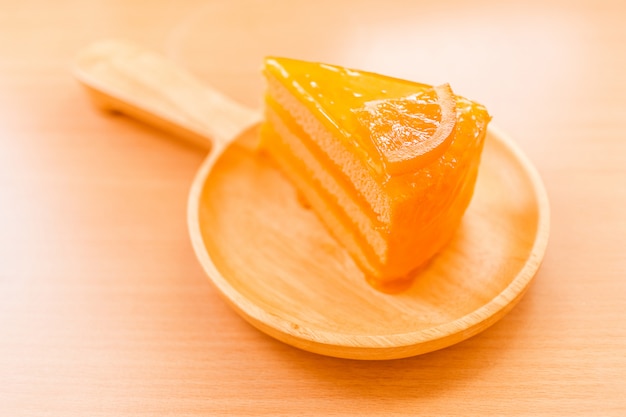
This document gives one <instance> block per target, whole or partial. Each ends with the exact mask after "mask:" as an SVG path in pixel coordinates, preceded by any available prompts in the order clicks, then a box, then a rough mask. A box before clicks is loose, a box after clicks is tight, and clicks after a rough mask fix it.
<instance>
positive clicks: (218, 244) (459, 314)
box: [76, 40, 550, 360]
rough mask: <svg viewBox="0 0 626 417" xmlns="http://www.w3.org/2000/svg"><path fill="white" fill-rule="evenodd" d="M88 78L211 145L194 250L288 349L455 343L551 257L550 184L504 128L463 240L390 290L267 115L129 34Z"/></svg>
mask: <svg viewBox="0 0 626 417" xmlns="http://www.w3.org/2000/svg"><path fill="white" fill-rule="evenodd" d="M146 74H147V75H146ZM76 75H77V77H78V79H79V80H80V81H81V83H83V84H84V85H85V87H86V88H87V90H88V92H89V94H90V96H91V97H92V99H94V103H95V104H96V106H97V107H98V108H101V109H104V110H107V111H115V112H121V113H122V114H124V115H127V116H131V117H136V118H139V119H140V120H142V121H144V122H147V123H148V124H151V125H156V126H158V127H162V128H166V129H167V130H168V131H169V132H170V133H172V134H174V135H176V136H184V137H191V138H192V139H194V140H195V141H198V142H206V143H212V144H213V146H211V150H210V152H209V155H208V156H207V158H206V160H205V162H204V163H203V164H202V166H201V167H200V169H199V171H198V173H197V174H196V177H195V179H194V183H193V186H192V187H191V191H190V196H189V202H188V211H187V212H188V224H189V234H190V238H191V241H192V244H193V247H194V250H195V252H196V255H197V257H198V260H199V261H200V263H201V264H202V266H203V267H204V270H205V272H206V273H207V277H208V278H209V280H210V281H211V282H212V283H213V284H214V285H215V286H216V287H217V289H218V290H219V291H220V293H221V295H222V296H223V297H224V299H225V300H226V301H227V302H228V303H230V304H231V305H232V306H233V308H234V309H235V311H237V312H238V313H239V314H240V315H241V316H242V317H243V318H245V319H246V320H248V321H249V322H250V323H251V324H253V325H254V326H255V327H257V328H258V329H260V330H261V331H263V332H265V333H267V334H269V335H271V336H273V337H275V338H277V339H278V340H281V341H284V342H286V343H288V344H290V345H293V346H296V347H299V348H302V349H304V350H307V351H310V352H315V353H320V354H324V355H329V356H333V357H339V358H346V359H368V360H380V359H398V358H404V357H409V356H415V355H417V354H423V353H427V352H431V351H434V350H437V349H442V348H444V347H448V346H450V345H452V344H455V343H458V342H460V341H462V340H465V339H467V338H468V337H471V336H473V335H475V334H477V333H479V332H481V331H483V330H485V329H486V328H487V327H488V326H490V325H492V324H493V323H495V322H496V321H497V320H499V319H501V318H502V317H503V316H504V314H506V313H507V312H508V311H510V309H511V308H512V307H513V306H514V305H515V304H516V303H517V302H519V300H520V299H521V297H522V295H523V294H524V293H525V292H526V290H527V289H528V286H529V284H530V282H531V281H532V278H533V277H534V276H535V274H536V272H537V269H538V268H539V265H540V263H541V261H542V259H543V256H544V254H545V249H546V245H547V241H548V235H549V217H550V216H549V211H550V208H549V203H548V199H547V196H546V192H545V188H544V185H543V183H542V181H541V179H540V177H539V175H538V174H537V172H536V170H535V168H534V167H533V166H532V164H531V163H530V162H529V161H528V160H527V158H526V157H524V155H523V154H522V153H521V152H520V151H519V149H517V148H516V147H515V146H514V144H513V141H512V140H511V139H507V138H506V136H505V135H504V134H503V133H500V132H498V130H497V129H496V128H491V129H490V132H489V134H488V138H487V139H486V144H485V150H484V152H483V158H482V163H481V173H480V175H479V178H478V181H477V185H476V192H475V195H474V198H473V200H472V205H471V206H470V208H469V210H468V211H467V213H466V215H465V216H464V221H463V224H462V226H461V227H460V230H459V232H458V233H457V236H456V238H455V239H454V240H453V241H452V242H451V243H450V244H449V245H448V246H447V247H446V248H445V249H444V250H442V251H441V252H440V253H439V254H438V256H437V257H436V259H434V260H433V261H431V262H429V265H428V266H427V267H426V268H425V269H424V270H423V271H421V272H420V275H419V278H418V283H416V284H415V285H412V286H411V288H410V289H409V290H405V291H403V292H402V294H395V295H393V296H391V295H388V294H383V293H380V292H379V291H376V290H375V289H373V288H371V287H370V286H369V285H368V284H367V283H366V279H365V277H364V276H363V273H362V272H361V271H359V270H358V269H357V268H356V267H355V264H354V263H353V262H352V261H351V259H350V256H348V253H347V251H346V250H344V248H342V247H341V245H338V244H337V243H336V242H335V240H334V239H333V238H332V237H331V234H330V233H328V230H327V229H326V228H325V227H324V226H323V225H322V223H321V222H319V221H318V218H317V216H315V215H314V213H312V211H311V210H310V209H309V208H308V207H303V206H302V204H301V203H300V199H299V198H298V196H297V191H296V189H294V187H293V186H291V185H290V184H289V183H288V182H286V181H284V178H283V176H282V175H281V174H280V173H279V172H278V170H277V169H276V168H275V166H274V165H273V164H272V163H271V162H270V161H269V160H268V159H267V158H265V157H264V155H263V154H261V153H259V152H257V151H256V149H255V145H256V144H258V142H259V140H260V139H259V132H258V128H257V127H256V126H255V127H253V126H251V123H253V122H254V121H255V120H256V119H258V118H259V116H257V115H256V114H255V112H253V111H252V110H248V109H247V108H244V107H243V106H241V105H237V104H236V103H233V102H232V101H230V100H229V99H228V98H226V97H224V96H222V95H220V94H219V92H217V91H215V90H213V89H211V88H210V87H207V86H204V85H202V83H201V82H200V81H199V80H197V79H196V78H195V77H193V76H192V75H191V74H189V73H187V72H186V71H185V70H184V69H183V68H177V67H176V66H175V65H173V64H172V63H171V61H169V60H167V59H166V58H164V57H162V56H160V55H159V54H157V53H155V52H152V51H149V50H146V49H144V48H142V47H141V46H138V45H135V44H132V43H128V42H126V41H119V40H116V41H110V40H105V41H100V42H97V43H96V44H94V45H91V46H89V47H88V48H86V49H85V50H84V51H81V52H80V53H79V55H78V58H77V62H76ZM195 141H194V142H195ZM233 142H234V143H233ZM296 186H297V184H296ZM511 189H514V190H516V192H515V193H514V194H512V193H510V190H511ZM356 311H358V312H359V314H354V312H356Z"/></svg>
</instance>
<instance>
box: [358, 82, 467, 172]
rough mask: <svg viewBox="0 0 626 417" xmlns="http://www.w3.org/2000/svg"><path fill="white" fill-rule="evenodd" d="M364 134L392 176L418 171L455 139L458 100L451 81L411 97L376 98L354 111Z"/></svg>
mask: <svg viewBox="0 0 626 417" xmlns="http://www.w3.org/2000/svg"><path fill="white" fill-rule="evenodd" d="M354 113H355V116H356V118H357V120H358V121H359V123H360V124H361V126H362V127H363V128H364V129H363V130H362V131H361V134H362V135H369V139H370V141H371V142H372V144H373V145H374V147H375V148H376V150H377V151H378V153H379V154H380V156H381V158H382V161H383V164H384V165H385V167H386V170H387V172H388V173H389V174H390V175H400V174H404V173H410V172H415V171H416V170H418V169H420V168H421V167H423V166H425V165H427V164H429V163H431V162H433V161H435V160H436V159H438V158H439V157H441V156H442V155H443V154H444V152H445V151H446V149H447V147H448V145H449V144H450V143H451V142H452V140H453V139H454V132H455V127H456V99H455V96H454V93H453V92H452V89H451V88H450V86H449V85H448V84H443V85H440V86H437V87H430V88H427V89H424V90H422V91H420V92H419V93H416V94H412V95H410V96H407V97H401V98H393V99H382V100H373V101H368V102H366V103H365V104H364V105H363V106H362V107H361V108H359V109H357V110H354Z"/></svg>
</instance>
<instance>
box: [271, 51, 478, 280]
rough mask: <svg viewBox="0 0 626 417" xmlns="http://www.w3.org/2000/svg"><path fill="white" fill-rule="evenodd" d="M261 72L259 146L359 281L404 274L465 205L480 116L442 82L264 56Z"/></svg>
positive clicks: (439, 240) (440, 240) (433, 249)
mask: <svg viewBox="0 0 626 417" xmlns="http://www.w3.org/2000/svg"><path fill="white" fill-rule="evenodd" d="M265 74H266V77H267V79H268V85H269V86H268V93H267V96H266V109H267V110H266V114H267V121H266V123H265V126H264V128H263V134H262V142H263V147H264V148H265V149H267V151H268V152H269V153H270V154H271V155H273V156H274V157H275V159H276V160H277V162H278V163H279V165H280V166H281V167H282V168H283V170H284V171H285V172H286V173H287V175H288V176H290V177H291V178H292V179H293V180H294V183H295V184H297V186H298V187H299V188H300V189H301V191H302V193H303V195H304V196H305V197H306V198H307V199H308V200H309V201H311V203H312V206H313V208H314V209H315V210H316V211H317V212H318V214H319V215H320V217H321V218H322V220H324V222H325V223H326V224H327V225H328V226H329V229H330V230H331V232H332V233H333V234H334V235H335V236H336V237H337V239H338V240H339V241H340V242H342V243H344V245H345V246H346V248H347V249H348V250H349V251H350V253H351V254H352V255H353V257H354V259H355V260H356V261H357V263H358V264H359V265H361V267H362V269H363V270H364V271H365V272H366V274H367V276H368V278H369V279H370V281H371V282H373V283H375V284H376V285H377V286H378V287H381V286H383V287H388V285H389V284H390V283H393V282H398V281H407V280H409V279H410V278H412V277H413V276H414V271H416V270H417V269H418V268H420V267H422V266H423V265H424V264H425V263H426V262H427V261H428V260H429V259H430V258H432V256H434V255H435V254H436V253H437V252H438V251H440V250H441V249H442V248H443V247H444V245H445V244H446V243H447V242H448V241H449V240H450V238H451V237H452V235H453V234H454V232H455V230H456V229H457V227H458V225H459V223H460V221H461V218H462V216H463V213H464V212H465V209H466V208H467V206H468V204H469V201H470V199H471V196H472V193H473V187H474V183H475V180H476V175H477V170H478V164H479V161H480V153H481V150H482V144H483V140H484V137H485V134H486V128H487V124H488V122H489V120H490V117H489V115H488V113H487V111H486V110H485V108H484V107H483V106H481V105H479V104H476V103H474V102H471V101H469V100H467V99H464V98H462V97H459V96H456V95H454V94H453V93H452V90H451V89H450V87H449V86H448V85H443V86H439V87H432V86H429V85H426V84H420V83H413V82H409V81H405V80H400V79H396V78H391V77H386V76H383V75H379V74H374V73H370V72H364V71H355V70H352V69H347V68H342V67H338V66H332V65H327V64H319V63H310V62H305V61H298V60H293V59H286V58H268V59H267V60H266V66H265ZM313 201H315V202H316V203H313Z"/></svg>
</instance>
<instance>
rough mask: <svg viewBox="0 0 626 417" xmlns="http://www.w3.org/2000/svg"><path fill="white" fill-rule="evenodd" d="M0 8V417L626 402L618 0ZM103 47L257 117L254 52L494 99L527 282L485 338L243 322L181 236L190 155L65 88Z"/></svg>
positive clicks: (501, 408) (604, 409) (609, 411)
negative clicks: (104, 43)
mask: <svg viewBox="0 0 626 417" xmlns="http://www.w3.org/2000/svg"><path fill="white" fill-rule="evenodd" d="M331 6H332V7H331ZM392 6H393V7H392ZM298 8H300V12H298ZM0 10H2V12H1V13H0V24H2V27H3V34H4V36H2V37H1V38H0V87H1V88H2V94H1V95H0V187H1V190H2V203H1V204H0V216H1V217H0V219H1V220H0V228H1V230H2V235H1V236H2V237H1V238H0V244H1V245H0V414H2V415H11V416H42V415H64V416H74V415H75V416H83V415H94V416H105V415H106V416H108V415H111V416H113V415H128V416H142V415H146V416H148V415H187V416H192V415H354V414H356V413H359V414H360V415H464V416H474V415H475V416H484V415H501V416H526V415H537V416H561V415H564V414H565V415H580V416H589V415H603V416H621V415H624V410H625V409H626V399H625V398H624V395H623V393H624V388H623V380H624V375H626V328H625V327H624V325H623V323H624V321H625V319H626V309H625V308H624V305H625V301H626V280H624V276H625V275H626V255H625V250H624V248H625V247H626V238H625V236H626V223H625V222H624V213H625V212H626V186H625V184H626V168H625V165H624V161H625V160H626V142H625V141H624V140H623V139H624V138H623V136H624V131H626V119H625V118H624V114H626V107H625V106H626V102H625V101H624V100H623V97H624V96H625V95H626V77H625V75H624V74H626V62H625V60H624V55H623V53H622V51H623V45H624V44H625V42H626V33H625V29H624V25H623V16H624V14H625V13H626V11H625V9H624V6H623V4H622V2H617V1H613V2H611V1H599V2H598V1H594V2H591V1H575V2H563V1H558V0H548V1H542V2H535V1H531V2H525V3H523V4H522V3H520V4H517V5H508V4H503V3H502V2H495V1H490V0H484V1H479V2H471V3H465V2H455V1H452V0H450V1H442V2H437V3H432V4H430V5H427V6H424V5H419V4H418V3H417V2H403V1H394V2H391V3H386V6H385V7H384V8H381V7H380V6H379V5H377V4H375V3H374V2H359V3H358V6H355V3H354V2H351V1H348V2H330V1H329V2H324V1H320V2H306V3H304V2H289V3H288V4H285V3H284V2H253V1H247V2H243V1H233V2H228V3H226V2H206V1H202V2H201V1H186V2H167V1H160V2H155V1H150V2H148V1H136V2H125V1H124V2H123V1H117V0H112V1H108V2H83V1H71V0H66V1H61V2H55V3H54V4H53V3H50V2H43V1H41V0H27V1H24V2H7V1H3V2H2V4H1V7H0ZM329 10H332V12H329ZM268 22H269V23H268ZM321 27H324V29H325V30H324V31H321V30H320V28H321ZM268 28H271V29H268ZM313 35H315V36H313ZM109 37H120V38H130V39H133V40H135V41H137V42H139V43H141V44H145V45H147V46H148V47H150V48H154V49H156V50H160V51H162V52H164V53H166V54H167V55H168V56H170V57H171V58H173V59H174V60H176V61H177V62H178V63H180V64H183V65H185V66H186V67H188V68H189V69H190V70H192V71H193V72H194V73H196V74H198V75H199V76H200V77H201V78H202V79H203V80H206V81H207V82H209V83H211V84H213V85H214V86H219V87H220V88H221V90H222V91H224V92H225V93H226V94H227V95H228V96H230V97H234V98H236V99H237V100H240V101H241V102H243V103H244V104H247V105H249V106H251V107H254V106H257V105H258V103H259V102H260V92H261V91H262V81H261V78H260V77H259V76H258V69H259V62H260V61H259V57H260V56H262V55H264V54H267V53H275V54H288V55H293V56H297V57H301V58H311V59H324V60H327V61H331V62H337V63H338V64H350V65H352V66H356V67H362V68H369V69H372V70H375V71H381V72H386V73H389V74H392V75H397V76H400V77H404V78H412V79H418V80H423V81H426V82H431V83H433V84H436V83H439V82H445V81H449V82H450V83H451V84H452V85H453V86H455V89H456V90H458V91H459V93H461V94H464V95H467V96H471V97H475V98H476V99H477V100H479V101H481V102H483V103H484V104H486V105H487V106H488V108H489V109H490V111H491V112H492V113H493V114H494V116H495V118H494V121H495V122H496V123H497V124H498V125H499V126H501V127H502V128H503V129H504V130H505V131H507V132H509V133H510V134H511V136H512V137H514V138H515V139H516V141H517V142H518V145H519V146H520V147H521V148H522V149H523V150H524V151H525V152H526V154H527V155H528V156H529V157H530V159H531V160H532V161H533V162H534V164H535V165H536V166H537V168H538V170H539V171H540V173H541V175H542V177H543V179H544V181H545V183H546V188H547V190H548V194H549V197H550V202H551V208H552V230H551V237H550V243H549V247H548V251H547V255H546V258H545V260H544V263H543V265H542V267H541V269H540V271H539V274H538V275H537V277H536V279H535V281H534V283H533V285H532V286H531V287H530V289H529V291H528V293H527V294H526V295H525V297H524V298H523V300H522V301H521V302H520V303H519V304H518V305H517V306H516V307H515V308H514V309H513V310H512V311H511V312H510V313H509V314H508V315H507V316H506V317H504V318H503V319H502V320H501V321H500V322H499V323H497V324H496V325H494V326H492V327H491V328H489V329H488V330H486V331H485V332H483V333H481V334H480V335H478V336H476V337H473V338H471V339H469V340H466V341H465V342H463V343H460V344H458V345H455V346H453V347H450V348H447V349H444V350H441V351H437V352H434V353H430V354H426V355H422V356H418V357H415V358H408V359H402V360H397V361H385V362H361V361H350V360H340V359H333V358H327V357H324V356H320V355H315V354H310V353H306V352H303V351H301V350H298V349H294V348H291V347H289V346H287V345H285V344H283V343H280V342H277V341H275V340H273V339H272V338H269V337H267V336H265V335H263V334H262V333H261V332H258V331H256V330H255V329H254V328H252V327H251V326H250V325H248V324H247V323H246V322H244V321H243V320H241V319H240V318H239V316H237V315H236V314H234V313H233V312H232V311H231V309H230V308H229V307H228V306H227V305H226V304H225V303H224V302H223V301H222V300H221V298H220V297H219V295H218V293H217V291H215V290H214V289H213V287H212V286H211V285H210V284H209V283H208V282H207V280H206V278H205V274H204V271H203V270H202V269H201V267H200V265H199V264H198V262H197V261H196V259H195V256H194V254H193V250H192V247H191V244H190V243H189V238H188V233H187V225H186V221H185V216H186V199H187V195H188V192H189V185H190V184H191V181H192V180H193V177H194V174H195V172H196V171H197V169H198V168H199V166H200V164H201V162H202V161H203V159H204V157H205V153H204V151H202V150H197V149H195V148H193V147H189V146H185V145H183V144H180V143H178V142H176V141H170V140H169V137H168V135H166V134H163V133H161V132H160V131H156V130H153V129H150V128H147V127H144V126H143V125H140V124H137V123H135V122H133V121H130V120H128V119H125V118H120V117H110V116H106V115H103V114H102V113H101V112H96V111H94V110H93V108H92V107H91V106H90V105H89V103H88V102H87V100H86V99H85V96H84V92H83V91H82V89H81V88H80V87H79V86H78V85H77V83H76V82H75V81H74V80H73V78H72V76H71V71H70V66H71V61H72V59H73V57H74V55H75V54H76V52H77V51H79V50H80V49H82V48H83V47H84V46H86V45H88V44H89V43H91V42H93V41H95V40H98V39H102V38H109ZM424 39H428V40H429V42H424ZM407 51H408V52H407ZM424 56H428V57H429V58H428V60H426V61H425V60H424Z"/></svg>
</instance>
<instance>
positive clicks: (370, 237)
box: [266, 105, 388, 264]
mask: <svg viewBox="0 0 626 417" xmlns="http://www.w3.org/2000/svg"><path fill="white" fill-rule="evenodd" d="M266 117H267V120H268V122H269V123H271V125H272V127H273V128H274V130H275V132H276V133H277V134H278V136H279V137H280V138H281V140H282V142H283V143H284V145H286V146H287V147H288V148H289V150H290V151H291V153H292V155H293V157H294V158H298V159H299V160H301V161H302V162H303V163H304V165H305V166H306V167H308V169H309V174H310V175H311V176H312V178H313V179H314V180H315V182H316V183H317V184H318V186H319V187H321V188H323V189H324V190H325V191H326V192H327V193H328V194H330V195H332V196H334V197H335V198H336V204H337V205H338V208H339V209H340V210H343V211H344V213H345V214H346V216H347V218H349V219H350V220H351V221H352V222H353V224H354V226H356V229H358V231H359V233H360V234H361V235H362V236H363V237H364V238H365V240H366V242H367V243H368V245H369V246H370V247H371V248H372V250H373V252H374V253H375V254H376V256H377V257H378V259H379V260H380V262H381V263H383V264H384V263H385V262H386V260H387V249H388V246H387V241H386V239H385V238H384V237H383V236H382V235H381V234H380V232H379V231H378V230H376V228H375V227H374V224H373V223H372V220H371V219H370V218H369V217H368V216H367V215H366V214H365V213H363V211H362V210H361V208H360V207H359V205H358V203H357V202H356V201H354V200H353V199H352V197H351V196H350V195H349V193H348V192H346V190H344V189H343V188H342V187H341V186H340V184H339V183H338V182H337V181H336V180H335V178H333V176H332V175H330V174H329V173H328V172H327V171H326V169H324V167H323V166H322V164H321V163H320V162H319V161H318V160H317V159H316V158H315V156H314V155H313V154H312V153H311V152H310V151H309V150H308V149H307V147H306V146H305V145H304V144H303V143H302V140H301V139H300V138H299V137H298V136H297V135H296V134H294V133H293V132H292V131H291V130H290V129H289V128H288V127H287V125H286V124H285V123H283V121H282V119H281V118H280V116H279V115H278V114H277V113H276V111H275V110H274V109H272V108H271V106H269V105H268V106H266Z"/></svg>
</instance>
